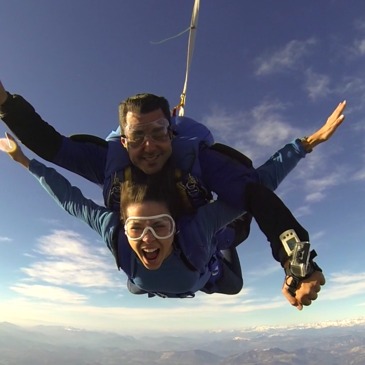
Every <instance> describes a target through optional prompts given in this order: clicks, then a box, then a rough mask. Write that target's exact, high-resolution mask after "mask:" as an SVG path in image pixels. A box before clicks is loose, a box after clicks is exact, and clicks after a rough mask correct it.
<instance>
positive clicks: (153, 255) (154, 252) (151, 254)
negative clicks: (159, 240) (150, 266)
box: [142, 248, 160, 261]
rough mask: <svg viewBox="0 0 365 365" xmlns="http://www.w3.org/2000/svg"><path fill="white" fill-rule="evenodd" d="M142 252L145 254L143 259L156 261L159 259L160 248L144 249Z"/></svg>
mask: <svg viewBox="0 0 365 365" xmlns="http://www.w3.org/2000/svg"><path fill="white" fill-rule="evenodd" d="M142 252H143V257H144V258H145V259H146V260H147V261H154V260H156V259H157V257H158V254H159V253H160V249H159V248H143V249H142Z"/></svg>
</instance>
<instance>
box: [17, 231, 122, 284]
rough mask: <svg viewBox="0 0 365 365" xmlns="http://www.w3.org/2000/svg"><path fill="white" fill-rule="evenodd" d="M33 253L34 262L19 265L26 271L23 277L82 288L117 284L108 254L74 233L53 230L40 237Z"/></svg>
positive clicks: (116, 274)
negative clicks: (24, 265)
mask: <svg viewBox="0 0 365 365" xmlns="http://www.w3.org/2000/svg"><path fill="white" fill-rule="evenodd" d="M34 252H35V253H36V254H37V256H36V257H35V259H36V260H37V261H36V262H33V263H32V264H30V265H29V266H27V267H23V268H21V271H22V272H23V273H25V274H26V278H25V279H24V280H27V281H31V282H45V283H50V284H53V285H63V286H65V285H73V286H78V287H84V288H115V287H120V286H121V280H120V279H121V276H120V273H119V272H118V270H117V268H116V266H115V264H114V260H113V258H112V257H111V253H109V251H107V249H106V248H99V247H94V246H93V245H92V244H91V243H89V242H87V241H86V240H85V239H83V238H82V237H81V236H80V235H79V234H77V233H75V232H72V231H61V230H57V231H54V232H53V233H51V234H49V235H47V236H43V237H41V238H40V239H39V241H38V244H37V246H36V248H35V250H34ZM118 279H119V281H118Z"/></svg>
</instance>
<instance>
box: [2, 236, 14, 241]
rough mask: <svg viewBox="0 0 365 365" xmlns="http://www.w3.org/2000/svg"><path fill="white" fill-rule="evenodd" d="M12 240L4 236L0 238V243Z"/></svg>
mask: <svg viewBox="0 0 365 365" xmlns="http://www.w3.org/2000/svg"><path fill="white" fill-rule="evenodd" d="M11 241H12V239H11V238H9V237H5V236H0V242H11Z"/></svg>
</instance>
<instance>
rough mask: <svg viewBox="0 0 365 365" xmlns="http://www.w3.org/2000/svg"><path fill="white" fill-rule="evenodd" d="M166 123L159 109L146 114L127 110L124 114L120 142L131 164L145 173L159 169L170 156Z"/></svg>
mask: <svg viewBox="0 0 365 365" xmlns="http://www.w3.org/2000/svg"><path fill="white" fill-rule="evenodd" d="M166 122H167V123H166ZM167 124H168V121H167V120H166V117H165V116H164V114H163V112H162V110H161V109H157V110H154V111H152V112H150V113H146V114H137V113H133V112H128V113H127V115H126V128H125V131H124V133H125V138H124V137H122V138H121V141H122V144H123V146H124V147H125V148H126V149H127V150H128V154H129V158H130V160H131V161H132V163H133V165H135V166H136V167H138V168H139V169H140V170H142V171H143V172H144V173H145V174H147V175H151V174H155V173H156V172H158V171H160V170H161V169H162V167H163V166H164V165H165V163H166V161H167V160H168V159H169V157H170V156H171V153H172V145H171V134H170V132H169V130H168V129H167V128H168V125H167ZM133 141H138V143H134V142H133Z"/></svg>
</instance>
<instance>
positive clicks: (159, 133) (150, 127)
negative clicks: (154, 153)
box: [122, 118, 170, 148]
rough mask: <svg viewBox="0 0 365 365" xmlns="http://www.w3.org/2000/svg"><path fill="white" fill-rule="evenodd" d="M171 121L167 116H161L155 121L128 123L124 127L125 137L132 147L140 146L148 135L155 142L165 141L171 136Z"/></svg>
mask: <svg viewBox="0 0 365 365" xmlns="http://www.w3.org/2000/svg"><path fill="white" fill-rule="evenodd" d="M169 127H170V123H169V121H168V120H167V119H166V118H160V119H157V120H154V121H153V122H147V123H141V124H137V125H129V124H127V125H126V127H125V128H124V130H125V133H126V134H125V135H124V136H122V137H124V138H125V139H126V140H127V142H128V144H129V146H130V147H132V148H136V147H140V146H141V145H142V144H143V143H144V141H145V139H146V137H148V138H149V139H151V140H153V141H154V142H165V141H167V140H168V139H169V138H170V133H169V130H170V128H169Z"/></svg>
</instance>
